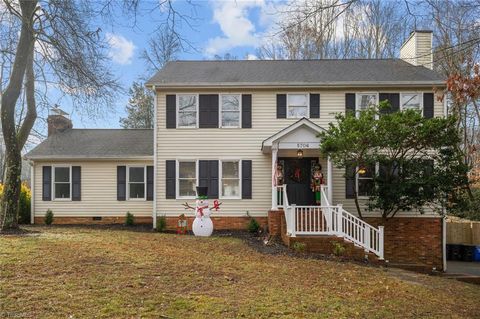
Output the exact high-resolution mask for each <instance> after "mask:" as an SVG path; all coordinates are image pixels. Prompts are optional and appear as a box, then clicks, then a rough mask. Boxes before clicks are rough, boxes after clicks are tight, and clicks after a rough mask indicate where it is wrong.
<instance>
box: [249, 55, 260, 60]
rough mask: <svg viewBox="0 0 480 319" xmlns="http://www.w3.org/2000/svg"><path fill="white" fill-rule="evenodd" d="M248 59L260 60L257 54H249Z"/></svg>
mask: <svg viewBox="0 0 480 319" xmlns="http://www.w3.org/2000/svg"><path fill="white" fill-rule="evenodd" d="M247 60H258V56H256V55H255V54H247Z"/></svg>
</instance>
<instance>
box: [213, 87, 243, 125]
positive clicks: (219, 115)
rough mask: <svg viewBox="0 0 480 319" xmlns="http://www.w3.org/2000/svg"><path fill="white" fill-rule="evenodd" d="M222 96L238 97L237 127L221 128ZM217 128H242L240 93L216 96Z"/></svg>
mask: <svg viewBox="0 0 480 319" xmlns="http://www.w3.org/2000/svg"><path fill="white" fill-rule="evenodd" d="M224 95H238V96H239V99H238V106H239V108H238V126H223V125H222V124H223V123H222V113H223V103H222V96H224ZM218 127H219V128H226V129H231V128H241V127H242V94H241V93H221V94H218Z"/></svg>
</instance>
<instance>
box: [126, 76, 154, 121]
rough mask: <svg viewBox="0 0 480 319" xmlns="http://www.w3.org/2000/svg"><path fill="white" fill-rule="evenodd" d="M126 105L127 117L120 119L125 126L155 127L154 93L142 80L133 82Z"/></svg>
mask: <svg viewBox="0 0 480 319" xmlns="http://www.w3.org/2000/svg"><path fill="white" fill-rule="evenodd" d="M129 94H130V99H129V100H128V104H127V106H126V107H125V109H126V111H127V117H125V118H121V119H120V124H121V125H122V127H123V128H153V123H154V118H153V117H154V114H153V113H154V112H153V94H152V93H151V92H150V91H149V90H148V89H147V88H145V86H144V85H143V84H142V83H141V82H133V84H132V86H131V87H130V90H129Z"/></svg>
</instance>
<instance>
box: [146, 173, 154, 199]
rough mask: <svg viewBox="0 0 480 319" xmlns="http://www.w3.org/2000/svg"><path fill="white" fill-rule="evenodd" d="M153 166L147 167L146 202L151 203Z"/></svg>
mask: <svg viewBox="0 0 480 319" xmlns="http://www.w3.org/2000/svg"><path fill="white" fill-rule="evenodd" d="M153 180H154V176H153V166H147V200H149V201H153V184H154V181H153Z"/></svg>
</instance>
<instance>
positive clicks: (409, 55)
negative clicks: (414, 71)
mask: <svg viewBox="0 0 480 319" xmlns="http://www.w3.org/2000/svg"><path fill="white" fill-rule="evenodd" d="M416 52H417V41H416V36H415V34H411V35H410V37H409V38H408V40H407V41H405V43H404V44H403V46H402V47H401V48H400V58H401V59H402V60H404V61H406V62H408V63H410V64H413V65H416V64H417V59H416Z"/></svg>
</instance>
